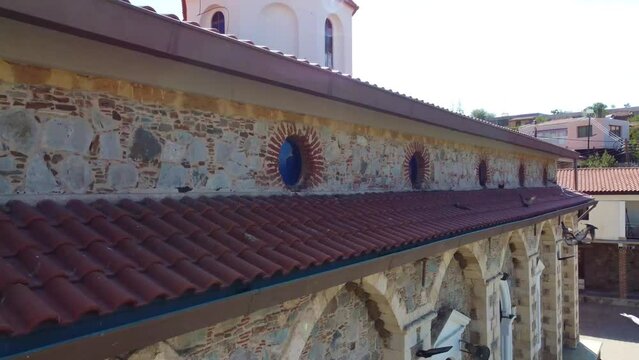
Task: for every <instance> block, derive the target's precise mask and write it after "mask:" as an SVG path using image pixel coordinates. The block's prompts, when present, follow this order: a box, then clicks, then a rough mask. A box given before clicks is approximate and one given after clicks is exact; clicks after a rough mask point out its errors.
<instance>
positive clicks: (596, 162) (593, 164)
mask: <svg viewBox="0 0 639 360" xmlns="http://www.w3.org/2000/svg"><path fill="white" fill-rule="evenodd" d="M615 165H617V160H615V157H614V156H612V155H610V154H608V152H607V151H604V153H603V154H601V155H600V154H595V155H590V156H589V157H588V158H587V159H586V160H584V161H583V162H582V163H581V167H587V168H606V167H614V166H615Z"/></svg>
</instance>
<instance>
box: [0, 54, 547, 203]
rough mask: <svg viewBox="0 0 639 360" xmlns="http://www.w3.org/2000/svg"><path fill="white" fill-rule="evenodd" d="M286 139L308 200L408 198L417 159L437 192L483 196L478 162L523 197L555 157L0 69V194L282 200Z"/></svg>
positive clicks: (69, 76) (494, 180)
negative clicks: (183, 192) (300, 157)
mask: <svg viewBox="0 0 639 360" xmlns="http://www.w3.org/2000/svg"><path fill="white" fill-rule="evenodd" d="M42 74H46V75H47V76H48V77H47V76H44V75H42ZM51 74H55V76H53V75H51ZM52 79H53V80H52ZM287 136H297V137H301V138H303V139H304V141H306V142H307V143H308V144H309V147H310V148H309V154H312V159H311V160H312V161H313V164H314V169H313V174H310V176H309V181H308V183H307V184H306V185H307V186H306V188H305V189H304V190H305V191H310V192H352V191H376V190H410V189H412V186H411V184H410V182H409V179H408V172H407V158H409V157H410V156H411V155H412V154H413V153H414V152H416V151H419V152H423V154H424V156H425V162H426V163H425V164H424V169H423V172H424V176H425V181H424V184H423V187H425V188H429V189H434V190H450V189H456V190H460V189H477V188H479V187H480V186H479V182H478V179H477V169H478V164H479V163H480V162H481V161H482V160H484V161H485V162H486V163H487V165H488V183H487V186H488V187H493V188H496V187H498V186H505V187H518V186H519V180H518V171H517V170H518V168H519V165H520V163H523V164H525V166H526V171H525V173H526V178H527V181H526V185H527V186H541V185H542V177H543V170H544V168H548V169H549V172H550V174H551V175H550V177H551V178H554V174H555V165H554V161H552V159H550V158H541V157H535V156H530V155H529V154H524V153H516V152H505V151H498V150H495V149H491V148H483V147H478V146H472V145H469V144H464V143H453V142H450V141H443V140H439V139H436V138H428V137H421V136H412V135H410V134H401V133H397V132H394V131H388V130H385V129H380V128H373V127H363V126H355V125H352V124H346V123H342V122H336V121H332V120H329V119H322V118H316V117H312V116H305V115H303V114H292V113H285V112H282V111H279V110H276V109H269V108H263V107H258V106H252V105H248V104H239V103H234V102H231V101H226V100H221V99H212V98H205V97H201V96H196V95H189V94H183V93H178V92H174V91H171V90H164V89H159V88H151V87H146V86H143V85H140V84H132V83H127V82H126V81H122V80H113V79H102V78H92V77H88V76H82V75H78V74H74V73H70V72H66V71H62V70H55V69H54V70H52V69H42V68H36V67H32V66H25V65H19V64H9V63H7V62H4V61H2V60H0V193H2V194H15V193H112V192H157V193H166V192H177V190H176V188H178V187H185V186H188V187H190V188H192V189H195V190H196V191H206V192H209V193H210V192H218V191H222V192H228V191H242V192H257V191H284V186H283V184H282V181H281V180H280V177H279V175H278V174H277V151H278V149H279V146H280V145H281V143H282V141H283V140H284V139H285V138H286V137H287Z"/></svg>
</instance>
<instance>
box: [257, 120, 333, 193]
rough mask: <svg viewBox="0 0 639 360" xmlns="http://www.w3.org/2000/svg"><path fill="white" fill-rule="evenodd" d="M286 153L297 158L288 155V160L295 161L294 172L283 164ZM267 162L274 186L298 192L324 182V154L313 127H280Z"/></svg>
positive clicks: (268, 151) (268, 153)
mask: <svg viewBox="0 0 639 360" xmlns="http://www.w3.org/2000/svg"><path fill="white" fill-rule="evenodd" d="M283 151H289V152H290V153H291V154H292V155H294V156H292V155H291V154H289V158H288V159H287V160H292V163H293V164H292V167H293V170H291V169H290V167H291V164H285V163H280V159H284V157H283V156H285V155H284V154H283ZM265 160H266V172H267V175H268V177H269V179H270V181H271V183H272V184H274V185H277V184H279V185H281V186H282V187H284V188H288V189H290V190H292V191H299V190H302V189H305V188H310V187H313V186H316V185H318V184H320V183H321V182H322V173H323V171H324V154H323V151H322V146H321V143H320V140H319V136H318V134H317V132H316V131H315V129H314V128H312V127H309V126H298V125H296V124H291V123H282V124H280V125H279V126H278V127H277V128H276V129H275V131H274V132H273V135H272V136H271V138H270V139H269V143H268V150H267V152H266V159H265ZM288 162H289V161H287V163H288ZM287 166H288V167H289V168H287Z"/></svg>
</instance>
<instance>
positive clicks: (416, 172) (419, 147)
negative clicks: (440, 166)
mask: <svg viewBox="0 0 639 360" xmlns="http://www.w3.org/2000/svg"><path fill="white" fill-rule="evenodd" d="M404 154H405V155H404V178H405V179H406V182H407V183H409V184H410V185H411V186H412V187H413V189H415V190H419V189H424V188H426V187H427V186H428V183H429V181H430V176H431V174H432V171H431V161H430V155H429V154H428V150H426V147H425V146H424V144H422V143H418V142H412V143H409V144H408V145H406V148H405V149H404Z"/></svg>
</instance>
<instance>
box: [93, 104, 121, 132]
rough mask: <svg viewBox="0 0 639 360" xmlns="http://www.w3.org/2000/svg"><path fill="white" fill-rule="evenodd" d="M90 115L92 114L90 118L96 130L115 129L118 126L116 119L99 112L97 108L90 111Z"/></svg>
mask: <svg viewBox="0 0 639 360" xmlns="http://www.w3.org/2000/svg"><path fill="white" fill-rule="evenodd" d="M91 115H92V117H91V120H92V122H93V127H94V128H95V130H96V131H97V132H102V131H113V130H117V129H118V127H119V126H120V122H119V121H116V120H114V119H113V118H112V117H108V116H106V115H104V114H103V113H102V112H100V111H99V110H97V109H94V110H93V111H92V112H91Z"/></svg>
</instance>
